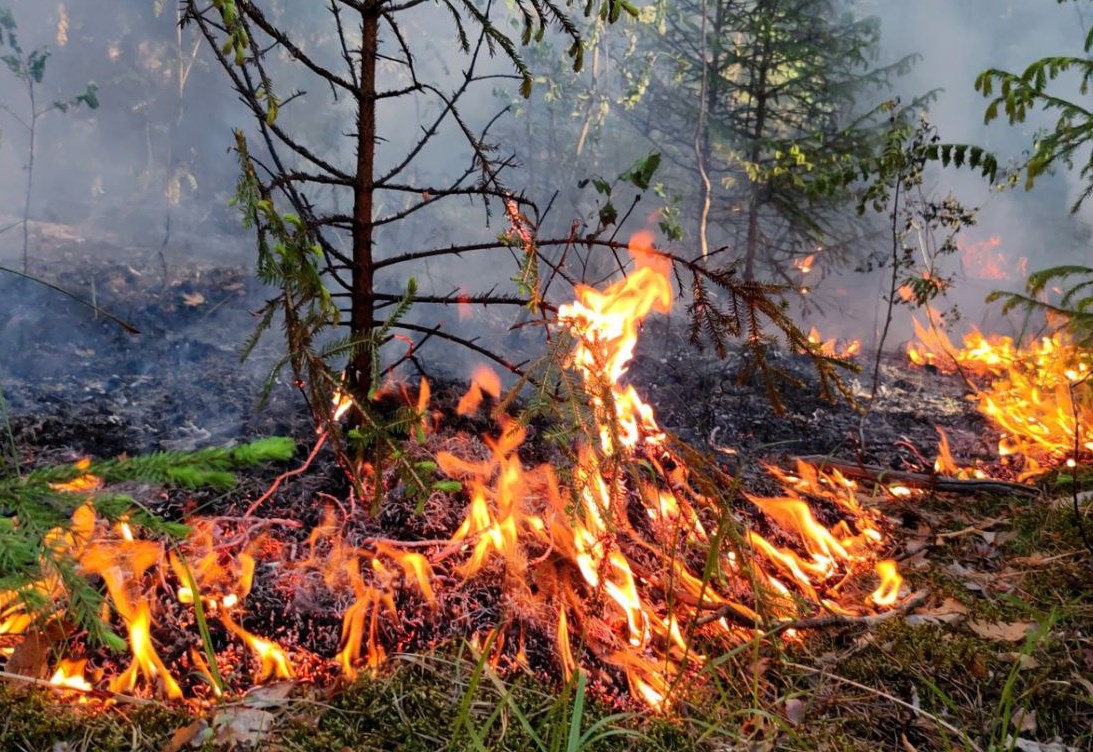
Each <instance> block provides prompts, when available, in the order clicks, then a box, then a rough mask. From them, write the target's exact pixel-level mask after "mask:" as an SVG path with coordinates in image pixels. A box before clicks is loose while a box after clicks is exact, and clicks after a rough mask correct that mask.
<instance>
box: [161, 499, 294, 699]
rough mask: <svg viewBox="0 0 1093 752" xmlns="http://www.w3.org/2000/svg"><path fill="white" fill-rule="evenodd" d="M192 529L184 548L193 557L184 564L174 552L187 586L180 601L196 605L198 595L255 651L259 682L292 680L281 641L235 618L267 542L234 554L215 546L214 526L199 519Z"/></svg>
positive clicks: (176, 569) (212, 614)
mask: <svg viewBox="0 0 1093 752" xmlns="http://www.w3.org/2000/svg"><path fill="white" fill-rule="evenodd" d="M192 529H193V532H192V533H191V537H190V539H189V540H188V541H187V546H186V547H185V553H186V554H189V556H187V558H186V559H185V560H184V559H183V557H182V556H180V555H178V554H175V553H174V552H172V553H171V555H170V557H169V561H170V565H171V568H172V569H173V570H174V572H175V576H176V577H177V578H178V581H179V582H180V583H183V584H181V585H180V586H179V588H178V593H177V597H178V600H179V602H180V603H193V602H194V599H195V597H200V598H201V602H202V605H203V606H204V609H205V612H206V614H208V616H209V617H210V618H215V619H218V620H219V621H220V623H221V624H223V625H224V628H225V629H227V630H228V631H229V632H231V633H232V634H233V635H235V637H237V638H238V639H239V640H241V641H242V642H243V643H244V644H245V645H246V646H247V647H248V648H250V650H251V652H252V653H254V656H255V658H256V659H257V662H258V667H257V668H256V669H255V672H254V682H255V683H256V684H261V683H262V682H265V681H267V680H269V679H270V678H277V679H291V678H292V676H293V675H294V672H293V670H292V665H291V662H290V661H289V658H288V655H287V654H286V653H285V651H284V650H283V649H282V648H281V647H280V646H278V645H277V644H276V643H274V642H271V641H269V640H266V639H264V638H262V637H259V636H258V635H255V634H253V633H251V632H250V631H248V630H246V629H244V628H243V627H242V626H240V624H239V623H238V621H236V618H235V616H234V615H233V614H235V613H239V612H241V611H242V605H243V601H244V600H245V599H246V597H247V596H248V595H249V594H250V590H251V585H252V584H253V582H254V568H255V564H256V562H255V558H254V552H255V551H257V549H258V548H259V546H260V545H261V542H262V539H260V538H259V539H256V540H254V541H252V542H251V543H250V545H249V546H248V550H246V551H243V552H240V553H239V554H238V555H236V556H232V555H230V554H228V553H226V552H222V551H220V550H218V548H217V546H216V545H215V540H216V538H217V529H216V527H215V525H214V523H212V522H211V521H208V520H196V521H194V523H193V525H192ZM191 559H192V560H193V561H194V562H195V563H194V564H193V565H192V566H191V565H190V564H189V561H190V560H191ZM191 581H192V582H193V583H194V585H196V587H197V593H196V594H195V593H194V592H193V590H192V589H191V586H190V584H189V583H190V582H191Z"/></svg>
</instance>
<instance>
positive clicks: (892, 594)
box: [869, 559, 903, 606]
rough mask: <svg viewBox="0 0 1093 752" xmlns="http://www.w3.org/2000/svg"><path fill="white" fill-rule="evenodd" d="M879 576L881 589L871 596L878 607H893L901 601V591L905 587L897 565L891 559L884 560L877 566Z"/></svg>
mask: <svg viewBox="0 0 1093 752" xmlns="http://www.w3.org/2000/svg"><path fill="white" fill-rule="evenodd" d="M876 570H877V576H878V577H880V587H878V588H877V589H876V590H874V591H873V594H872V595H871V596H869V598H870V600H872V601H873V603H876V604H877V605H878V606H891V605H892V604H894V603H895V602H896V601H897V600H898V599H899V590H900V588H901V587H902V586H903V578H902V577H900V574H899V570H898V569H897V567H896V563H895V562H894V561H892V560H891V559H882V560H881V561H878V562H877V564H876Z"/></svg>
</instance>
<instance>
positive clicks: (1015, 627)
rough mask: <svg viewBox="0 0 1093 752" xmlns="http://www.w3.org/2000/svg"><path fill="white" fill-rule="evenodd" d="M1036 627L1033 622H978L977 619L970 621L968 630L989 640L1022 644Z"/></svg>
mask: <svg viewBox="0 0 1093 752" xmlns="http://www.w3.org/2000/svg"><path fill="white" fill-rule="evenodd" d="M1035 626H1036V623H1035V622H1031V621H1015V622H1003V621H996V622H985V621H976V620H975V619H969V620H968V628H969V629H971V630H972V631H973V632H975V633H976V634H977V635H979V636H980V637H984V638H986V639H988V640H1002V641H1003V642H1021V641H1022V640H1024V639H1025V638H1026V637H1028V635H1029V633H1030V632H1031V631H1032V629H1033V627H1035Z"/></svg>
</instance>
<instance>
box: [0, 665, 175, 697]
mask: <svg viewBox="0 0 1093 752" xmlns="http://www.w3.org/2000/svg"><path fill="white" fill-rule="evenodd" d="M0 679H3V680H4V681H15V682H22V683H23V684H31V685H33V686H35V687H47V688H49V689H52V690H54V691H55V692H58V693H64V694H68V693H69V692H76V693H78V694H81V695H85V696H87V697H94V698H96V699H99V700H112V701H114V702H118V703H122V704H124V705H154V704H156V701H155V700H146V699H144V698H143V697H134V696H133V695H126V694H122V693H120V692H111V691H109V690H105V689H98V688H95V689H83V688H81V687H73V686H69V685H67V684H55V683H54V682H52V681H50V680H48V679H38V678H37V677H34V676H23V675H22V674H13V673H11V672H8V671H0Z"/></svg>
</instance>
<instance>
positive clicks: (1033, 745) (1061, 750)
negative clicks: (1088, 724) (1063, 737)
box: [1006, 737, 1078, 752]
mask: <svg viewBox="0 0 1093 752" xmlns="http://www.w3.org/2000/svg"><path fill="white" fill-rule="evenodd" d="M1006 742H1007V746H1008V745H1009V744H1012V745H1013V748H1014V749H1016V750H1020V752H1078V748H1077V747H1071V746H1070V745H1069V744H1063V743H1062V742H1061V741H1059V740H1058V739H1055V740H1053V741H1050V742H1037V741H1033V740H1032V739H1013V738H1012V737H1009V738H1007V739H1006Z"/></svg>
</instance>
